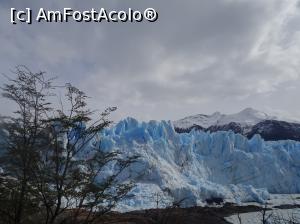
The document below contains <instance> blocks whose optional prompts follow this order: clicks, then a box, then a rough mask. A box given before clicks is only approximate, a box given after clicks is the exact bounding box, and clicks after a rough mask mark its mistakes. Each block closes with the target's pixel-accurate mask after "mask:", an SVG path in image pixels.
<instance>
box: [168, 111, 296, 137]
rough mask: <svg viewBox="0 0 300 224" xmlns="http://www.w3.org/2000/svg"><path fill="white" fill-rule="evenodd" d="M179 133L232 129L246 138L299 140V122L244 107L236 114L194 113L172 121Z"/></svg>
mask: <svg viewBox="0 0 300 224" xmlns="http://www.w3.org/2000/svg"><path fill="white" fill-rule="evenodd" d="M173 124H174V127H175V130H176V131H177V132H179V133H182V132H190V131H191V130H192V129H196V130H203V131H209V132H216V131H229V130H231V131H233V132H235V133H239V134H242V135H244V136H246V137H248V138H251V137H253V136H254V135H255V134H260V135H261V137H262V138H263V139H265V140H273V141H274V140H297V141H300V123H299V122H297V121H290V120H288V119H284V120H281V119H280V118H278V117H276V116H270V115H268V114H266V113H264V112H260V111H257V110H254V109H252V108H246V109H244V110H242V111H241V112H239V113H236V114H229V115H225V114H221V113H219V112H216V113H213V114H212V115H203V114H199V115H195V116H190V117H186V118H183V119H180V120H178V121H174V122H173Z"/></svg>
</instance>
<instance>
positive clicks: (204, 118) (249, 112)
mask: <svg viewBox="0 0 300 224" xmlns="http://www.w3.org/2000/svg"><path fill="white" fill-rule="evenodd" d="M264 120H277V117H275V116H269V115H268V114H266V113H264V112H261V111H258V110H255V109H253V108H250V107H248V108H245V109H243V110H242V111H240V112H238V113H235V114H222V113H220V112H215V113H213V114H211V115H203V114H199V115H194V116H189V117H185V118H183V119H180V120H177V121H174V126H175V127H179V128H188V127H191V126H193V125H198V126H201V127H203V128H208V127H210V126H216V125H226V124H230V123H232V122H234V123H239V124H241V125H242V126H249V125H250V126H253V125H255V124H257V123H259V122H261V121H264Z"/></svg>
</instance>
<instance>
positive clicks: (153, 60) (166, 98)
mask: <svg viewBox="0 0 300 224" xmlns="http://www.w3.org/2000/svg"><path fill="white" fill-rule="evenodd" d="M298 5H299V2H297V1H294V0H293V1H280V0H266V1H261V0H253V1H246V0H216V1H211V0H203V1H196V0H187V1H179V0H174V1H159V0H155V1H146V0H143V1H140V0H139V1H137V0H129V1H115V0H113V1H101V2H100V1H88V2H84V3H83V2H82V1H79V0H68V1H63V2H62V1H58V0H55V1H47V2H36V1H33V0H28V1H22V2H20V1H17V0H12V1H8V0H6V1H2V2H1V3H0V12H1V13H0V19H1V22H0V30H1V36H0V43H1V46H2V47H1V48H2V49H1V51H0V56H1V61H0V67H1V72H5V73H7V72H8V71H9V69H11V68H13V66H15V65H17V64H25V65H27V66H29V67H30V68H31V69H32V70H46V71H48V72H49V74H53V75H58V76H59V77H60V82H70V81H71V82H73V83H74V84H76V85H79V87H81V88H82V89H83V90H85V91H86V92H87V93H88V95H90V96H91V97H92V100H91V103H92V104H94V105H93V107H95V108H100V109H101V108H104V107H106V106H109V105H116V106H118V107H119V108H120V109H119V111H118V112H117V113H116V115H115V118H116V119H120V118H123V117H126V116H135V117H137V118H140V119H175V118H180V117H183V116H186V115H189V114H193V113H200V112H203V113H210V112H213V111H215V110H221V111H224V112H228V113H229V112H234V111H236V110H239V109H242V108H243V107H246V106H252V107H256V108H258V109H262V110H263V109H264V108H265V107H267V108H273V109H276V110H278V109H280V110H287V111H289V112H290V114H292V115H293V116H298V115H297V111H299V109H300V105H296V104H294V103H289V102H292V101H293V99H292V97H294V96H295V94H296V93H300V91H299V90H298V89H300V88H299V74H298V72H297V71H299V68H300V62H299V61H298V60H297V57H298V58H299V56H300V53H299V52H300V47H299V44H300V35H299V30H300V27H299V23H297V21H299V20H298V19H299V18H300V13H299V7H298ZM10 7H16V8H24V7H32V8H33V9H35V10H36V9H38V8H39V7H44V8H49V9H61V8H63V7H73V8H74V9H89V8H91V7H94V8H99V7H107V8H111V9H126V8H128V7H132V8H134V9H145V8H147V7H153V8H155V9H156V10H157V11H158V12H159V20H158V21H157V22H155V23H141V24H93V23H90V24H88V23H85V24H79V23H68V24H45V23H44V24H36V23H35V24H33V25H31V26H26V25H24V24H19V25H16V26H13V25H11V24H9V20H8V18H9V17H8V16H9V8H10ZM0 82H3V80H2V81H1V79H0ZM289 87H293V88H292V90H288V91H287V90H286V89H289ZM278 95H280V97H278ZM279 98H280V99H281V100H283V101H285V102H284V103H283V104H282V103H281V102H279V101H278V99H279ZM282 107H284V108H282Z"/></svg>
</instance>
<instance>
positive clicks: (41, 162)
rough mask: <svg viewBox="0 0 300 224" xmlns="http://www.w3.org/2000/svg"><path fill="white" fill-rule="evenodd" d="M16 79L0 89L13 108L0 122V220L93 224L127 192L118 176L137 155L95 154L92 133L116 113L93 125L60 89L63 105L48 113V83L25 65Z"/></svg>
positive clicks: (80, 104)
mask: <svg viewBox="0 0 300 224" xmlns="http://www.w3.org/2000/svg"><path fill="white" fill-rule="evenodd" d="M15 74H16V79H9V81H10V84H6V85H5V86H4V87H3V92H4V94H3V96H4V97H6V98H8V99H10V100H12V101H13V102H15V103H16V104H17V105H18V106H19V110H17V111H16V112H15V116H14V117H7V118H5V122H4V124H3V127H4V130H5V133H6V137H5V139H6V141H5V143H4V144H3V147H2V148H3V149H4V153H3V155H1V160H2V161H3V162H2V163H1V166H2V169H3V173H2V175H1V179H0V181H1V182H0V188H1V189H4V190H5V191H4V190H3V191H1V192H2V193H3V195H1V194H0V200H1V201H0V204H2V202H5V203H4V206H1V205H0V212H1V214H3V215H4V216H5V220H7V222H6V223H15V224H19V223H33V221H34V220H38V221H36V222H37V223H42V222H43V223H46V224H48V223H49V224H50V223H51V224H52V223H92V222H94V221H95V220H97V219H98V218H99V217H100V216H101V215H103V214H105V213H107V212H109V211H110V210H111V209H112V208H114V207H115V206H116V205H117V202H118V201H119V200H121V199H122V198H123V197H125V196H126V195H127V193H128V192H129V191H130V190H131V188H132V186H133V183H131V182H128V181H126V180H124V179H122V178H121V174H122V173H123V172H125V171H126V170H127V168H128V167H129V166H130V165H131V164H132V163H133V162H135V161H136V159H137V156H131V157H125V156H123V155H122V154H121V152H117V151H109V152H104V151H103V150H101V141H100V140H101V138H100V137H99V136H100V135H99V133H100V132H101V131H102V130H103V129H104V128H106V127H108V126H109V125H110V124H111V121H109V120H108V119H107V117H108V115H109V114H110V113H111V112H113V111H114V110H115V109H116V108H108V109H107V110H105V111H104V112H103V113H100V115H99V116H97V117H98V118H94V119H92V117H93V116H95V113H96V112H95V111H91V110H90V109H88V108H87V104H86V100H87V96H86V95H85V93H84V92H82V91H80V90H79V89H77V88H76V87H74V86H72V85H71V84H66V86H65V87H66V94H65V100H64V99H61V100H60V102H61V103H60V107H59V108H58V109H55V108H54V106H53V105H52V104H51V103H50V100H49V96H51V95H52V94H51V93H50V92H53V91H54V90H55V88H54V87H53V86H52V84H51V83H52V79H50V80H47V79H45V76H44V73H32V72H30V71H29V70H28V69H27V68H25V67H18V68H17V71H16V73H15ZM96 137H98V139H97V141H96V142H94V143H93V142H92V140H94V139H95V138H96ZM107 168H109V170H110V172H105V170H107ZM7 195H9V196H7ZM6 205H9V206H6Z"/></svg>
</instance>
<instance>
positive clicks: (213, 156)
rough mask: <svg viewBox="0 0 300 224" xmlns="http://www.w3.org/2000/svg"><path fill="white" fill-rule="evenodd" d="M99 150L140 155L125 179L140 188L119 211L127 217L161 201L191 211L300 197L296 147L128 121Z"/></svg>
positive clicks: (295, 144) (105, 138)
mask: <svg viewBox="0 0 300 224" xmlns="http://www.w3.org/2000/svg"><path fill="white" fill-rule="evenodd" d="M97 141H98V140H97V139H94V140H93V141H92V142H91V146H90V147H94V146H95V145H97V144H95V143H97ZM100 146H101V147H100V148H101V150H105V151H111V150H119V151H121V152H123V153H124V155H131V154H138V155H140V159H139V161H138V162H137V163H135V164H134V165H133V167H131V168H130V169H128V170H127V172H125V174H124V176H122V177H121V179H123V180H135V181H136V183H137V185H136V187H135V188H134V189H133V191H132V193H133V194H134V197H133V198H130V199H127V200H125V201H123V202H122V204H121V205H120V206H119V209H120V210H123V211H124V210H132V209H145V208H151V207H156V205H157V204H156V203H157V198H159V206H162V207H163V206H165V205H166V204H168V203H171V202H172V201H181V200H182V202H183V205H185V206H192V205H196V204H198V205H199V204H202V203H204V202H205V200H206V199H211V198H223V199H224V200H229V201H234V202H246V201H258V202H262V201H264V200H266V199H268V197H269V193H300V142H296V141H290V140H289V141H275V142H271V141H269V142H265V141H264V140H263V139H262V138H261V137H260V136H259V135H255V136H253V137H252V138H251V139H248V138H246V137H244V136H242V135H240V134H235V133H234V132H232V131H219V132H214V133H209V132H203V131H196V130H192V131H191V132H190V133H177V132H176V131H175V129H174V127H173V124H172V122H166V121H161V122H158V121H150V122H138V121H137V120H135V119H133V118H127V119H125V120H123V121H120V122H119V123H118V124H116V125H115V126H114V127H112V128H110V129H106V130H105V131H104V132H103V133H102V134H101V145H100ZM111 169H113V167H110V168H109V169H107V172H110V170H111Z"/></svg>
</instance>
